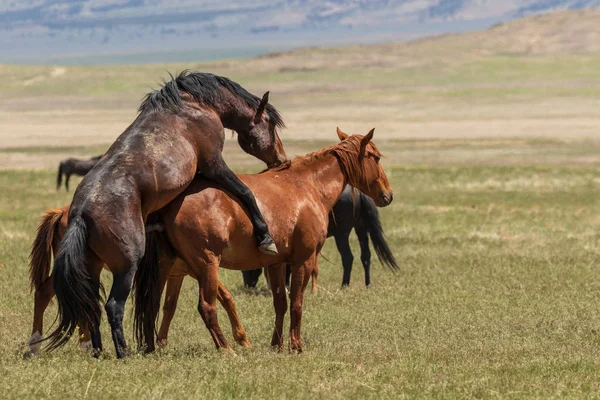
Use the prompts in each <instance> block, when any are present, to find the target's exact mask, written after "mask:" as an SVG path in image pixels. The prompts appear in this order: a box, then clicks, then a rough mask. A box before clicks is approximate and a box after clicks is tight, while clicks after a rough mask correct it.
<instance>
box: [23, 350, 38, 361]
mask: <svg viewBox="0 0 600 400" xmlns="http://www.w3.org/2000/svg"><path fill="white" fill-rule="evenodd" d="M37 356H38V353H36V352H34V351H33V350H31V349H29V350H26V351H25V352H24V353H23V360H29V359H30V358H33V357H37Z"/></svg>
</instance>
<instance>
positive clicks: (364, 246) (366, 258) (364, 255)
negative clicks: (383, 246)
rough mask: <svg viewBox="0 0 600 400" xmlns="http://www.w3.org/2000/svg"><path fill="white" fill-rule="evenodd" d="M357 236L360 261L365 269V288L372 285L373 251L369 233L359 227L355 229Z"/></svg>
mask: <svg viewBox="0 0 600 400" xmlns="http://www.w3.org/2000/svg"><path fill="white" fill-rule="evenodd" d="M354 230H355V231H356V236H358V243H360V261H362V265H363V268H364V269H365V286H369V285H370V284H371V249H370V248H369V234H368V231H367V230H366V229H365V228H363V227H359V226H357V227H356V228H355V229H354Z"/></svg>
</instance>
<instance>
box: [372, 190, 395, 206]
mask: <svg viewBox="0 0 600 400" xmlns="http://www.w3.org/2000/svg"><path fill="white" fill-rule="evenodd" d="M392 200H394V193H393V192H392V191H389V192H386V191H382V192H381V194H380V195H379V198H378V199H377V202H376V204H377V207H386V206H389V205H390V203H391V202H392Z"/></svg>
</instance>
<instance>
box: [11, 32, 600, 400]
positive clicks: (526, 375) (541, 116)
mask: <svg viewBox="0 0 600 400" xmlns="http://www.w3.org/2000/svg"><path fill="white" fill-rule="evenodd" d="M494 29H500V30H501V29H504V28H503V27H497V28H494ZM458 39H460V40H464V41H465V42H464V43H462V42H461V41H460V40H458ZM458 39H457V38H456V37H455V38H454V39H452V37H450V38H441V39H436V40H433V41H425V42H422V43H421V44H411V45H406V46H404V47H402V46H399V47H402V49H401V50H398V49H392V48H390V49H388V48H386V47H385V46H383V47H380V48H370V49H371V50H372V51H371V53H370V54H369V55H368V56H365V48H363V47H347V48H341V49H336V50H335V51H332V50H326V51H321V50H311V51H304V50H302V51H298V52H295V53H291V54H286V55H277V56H274V57H270V58H263V59H258V60H250V61H231V62H229V61H228V62H222V63H211V64H190V65H168V66H162V65H160V66H158V65H147V66H135V67H130V66H114V67H86V68H80V67H69V68H66V69H60V68H58V69H57V68H56V67H16V66H2V67H0V79H1V80H2V82H4V83H5V84H4V85H3V86H2V87H1V88H0V154H1V155H2V157H0V189H3V190H0V221H2V223H1V229H0V293H2V294H3V295H2V296H1V298H0V338H2V340H1V341H0V360H2V361H1V362H0V387H2V389H3V392H2V394H3V396H4V397H6V398H23V397H34V396H35V397H44V398H51V397H57V398H58V397H65V396H69V397H86V396H87V397H90V398H126V397H127V398H128V397H131V396H142V397H145V398H149V397H152V398H181V397H209V398H233V397H235V398H242V397H243V398H248V399H251V398H267V397H271V398H273V397H275V398H291V397H294V398H314V397H315V396H321V397H326V398H413V397H443V398H464V397H476V398H492V397H494V398H496V397H503V398H504V397H506V398H508V397H510V398H551V397H594V396H595V395H596V394H597V391H598V388H599V383H600V382H599V380H598V376H599V364H598V348H599V347H598V345H599V343H600V339H599V337H598V327H599V326H600V320H599V318H598V313H597V305H598V301H599V299H600V298H599V297H600V291H599V287H600V286H599V285H598V284H597V282H598V279H597V277H598V268H597V262H598V256H599V254H600V247H599V246H598V233H597V226H598V224H599V223H600V219H599V217H597V208H598V198H599V195H600V180H599V178H598V165H600V156H599V155H598V154H600V140H599V139H598V130H597V129H598V126H599V122H600V121H599V120H598V106H600V86H598V83H597V82H598V81H599V79H600V72H599V71H600V68H599V67H600V57H598V55H596V54H573V52H568V53H569V54H563V55H561V56H560V57H555V56H552V55H547V54H545V53H544V52H543V51H537V50H536V51H532V52H533V53H536V54H537V55H533V56H532V55H524V56H523V55H521V56H515V55H507V54H503V53H502V51H494V52H493V54H491V55H490V54H488V53H486V54H482V53H479V54H478V53H477V52H473V51H472V48H470V47H469V46H470V45H469V46H467V47H468V48H466V49H463V50H464V52H463V53H457V51H458V50H459V49H460V47H461V46H463V45H464V44H465V43H466V44H468V43H470V42H469V40H471V39H469V37H466V38H462V37H461V38H458ZM451 42H452V43H454V45H453V46H449V43H451ZM461 43H462V44H461ZM411 46H412V47H411ZM419 46H420V47H419ZM493 46H495V48H496V49H502V46H500V45H498V44H494V45H493ZM399 47H398V48H399ZM374 49H375V50H374ZM419 49H421V50H419ZM367 50H369V49H367ZM460 54H464V56H462V55H461V56H459V55H460ZM449 55H451V56H452V55H453V57H449ZM411 58H412V60H411ZM367 66H368V68H367ZM184 67H190V68H194V69H202V70H209V71H213V72H216V73H221V74H224V75H228V76H231V77H232V78H234V79H236V80H238V81H239V82H241V83H242V84H244V85H245V86H246V87H248V88H249V89H250V90H252V91H253V92H254V93H257V94H260V93H261V92H263V91H265V90H269V89H270V90H271V95H272V102H273V103H274V104H275V105H277V106H278V108H280V109H281V111H282V112H283V115H284V118H285V120H286V123H287V125H288V129H287V130H285V131H283V132H282V137H283V139H284V142H285V144H286V148H287V150H288V153H290V154H304V153H306V152H308V151H310V150H313V149H316V148H319V147H322V146H324V145H326V144H328V143H331V142H333V141H334V140H335V136H334V130H335V126H336V125H339V126H340V127H342V128H343V129H344V130H347V131H350V132H366V131H367V130H368V129H370V128H371V127H373V126H375V127H376V128H377V129H376V133H375V138H376V139H375V140H376V142H377V143H378V144H379V147H380V149H382V151H383V153H384V155H386V156H387V157H386V159H384V162H385V165H386V167H387V173H388V175H389V177H390V179H391V182H392V184H393V186H394V188H395V193H396V195H395V198H396V200H395V201H394V203H393V204H392V205H391V206H390V207H388V208H387V209H383V210H381V214H382V217H383V224H384V228H385V230H386V232H387V235H388V239H389V241H390V244H391V247H392V249H393V251H394V254H395V256H396V257H397V258H398V260H399V263H400V265H401V272H400V273H399V274H396V275H394V274H392V273H390V272H388V271H385V270H383V269H382V268H380V266H379V265H374V266H373V275H374V276H373V281H374V284H373V287H372V288H370V289H368V290H366V289H364V288H363V286H362V284H361V280H362V273H361V271H360V268H359V267H358V260H359V256H358V251H356V252H355V258H356V263H355V273H354V275H353V284H352V287H351V288H350V289H349V290H344V291H342V290H340V289H339V284H340V281H341V268H340V259H339V255H338V254H337V252H336V250H335V246H334V244H333V243H332V242H331V241H329V242H327V244H326V246H325V248H324V251H323V254H324V256H325V257H326V258H327V259H328V260H331V262H332V263H333V265H329V263H328V262H327V261H325V260H324V259H323V260H322V261H321V276H320V284H321V285H322V286H321V289H322V290H321V291H320V292H319V294H318V295H316V296H311V295H308V296H307V301H306V314H305V319H304V327H303V334H304V340H305V344H306V352H305V354H303V355H300V356H293V355H288V354H283V355H278V354H274V353H272V352H271V351H270V350H268V342H269V337H270V331H271V327H272V323H273V321H272V319H273V315H272V314H273V312H272V306H271V300H270V298H268V297H265V296H263V295H260V294H256V293H247V292H245V291H244V290H242V289H241V288H240V286H241V279H240V276H239V274H238V273H234V272H227V271H224V272H223V273H222V274H221V277H222V279H223V281H224V282H225V284H226V285H227V286H228V287H229V288H230V289H232V291H233V294H234V296H235V298H236V301H237V303H238V308H239V310H240V314H241V317H242V320H243V322H244V324H245V325H246V328H247V330H248V332H249V335H250V339H251V340H252V342H253V343H254V347H253V349H251V350H247V351H244V350H241V349H236V351H237V357H230V356H227V355H223V354H219V353H216V352H215V351H214V349H213V346H212V343H211V340H210V338H209V335H208V333H207V332H206V330H205V329H204V327H203V325H202V323H201V320H200V318H198V316H197V312H196V311H195V303H196V299H197V291H196V287H195V285H194V284H193V283H192V282H191V281H187V282H186V283H185V284H184V289H183V294H182V298H181V301H180V308H179V310H178V313H177V315H176V317H175V320H174V323H173V328H172V331H171V338H170V344H169V347H168V348H167V349H166V350H164V351H162V352H160V353H158V354H155V355H152V356H148V357H143V356H139V355H136V356H133V357H131V358H129V359H127V360H125V361H117V360H115V359H114V357H113V349H112V344H111V343H110V336H109V334H108V331H107V330H106V327H104V328H105V330H104V332H103V334H104V338H105V339H104V341H105V345H106V347H107V348H108V349H109V351H108V352H107V353H106V355H105V356H103V357H102V358H101V359H100V360H92V359H91V358H90V357H89V356H88V355H87V354H82V353H80V352H79V351H78V350H77V349H76V348H75V345H74V344H70V345H69V346H67V348H66V349H64V350H61V351H58V352H56V353H54V354H45V355H43V356H42V357H40V358H39V359H35V360H29V361H24V360H22V359H21V352H22V350H23V344H24V342H25V340H26V339H27V337H28V334H29V329H30V323H31V314H32V302H33V301H32V297H31V296H30V295H29V293H28V291H27V285H28V283H27V254H28V250H29V246H30V244H31V240H32V235H33V233H34V230H35V226H36V224H37V221H38V217H39V216H40V215H41V214H42V212H43V211H44V210H45V209H46V208H49V207H55V206H62V205H64V204H67V203H68V202H69V200H70V197H69V196H70V195H69V194H66V193H64V192H62V191H61V192H58V193H57V192H55V190H54V173H55V171H54V168H55V166H56V163H57V161H58V160H59V159H61V158H64V157H67V156H77V155H81V156H84V155H92V154H96V153H98V152H101V151H103V150H104V149H105V148H106V147H107V146H108V145H109V143H110V142H112V140H114V138H115V137H116V136H117V135H118V134H119V133H120V132H122V131H123V129H124V128H125V127H126V126H127V125H128V124H129V123H130V122H131V121H132V120H133V118H134V117H135V109H136V108H137V105H138V103H139V99H140V98H141V96H142V95H143V94H144V93H145V92H147V91H148V86H152V85H153V83H155V82H157V81H158V77H159V76H165V75H166V74H165V73H164V70H165V69H167V70H170V71H176V70H181V69H183V68H184ZM225 156H226V159H227V161H228V163H229V164H230V165H232V166H233V167H234V168H235V169H236V170H238V171H241V170H249V171H257V170H259V169H261V166H260V165H259V164H258V163H257V162H256V161H255V160H253V159H251V158H249V157H248V156H246V155H244V154H242V153H241V151H240V150H239V148H238V147H237V146H236V144H235V143H234V142H233V141H229V142H228V144H227V146H226V149H225ZM15 168H16V169H17V170H15ZM353 248H354V249H357V248H358V247H357V245H356V243H355V242H353ZM105 279H106V283H107V284H109V283H110V277H109V276H106V277H105ZM128 307H130V305H128ZM54 312H55V308H51V311H50V312H49V315H48V318H47V319H46V321H47V324H46V326H47V327H48V326H49V324H50V323H51V321H52V320H53V316H54ZM222 317H224V316H222ZM126 323H127V330H128V332H130V328H131V327H130V324H129V323H130V321H129V315H127V318H126ZM222 323H223V325H224V326H225V325H226V319H225V318H222ZM129 339H130V342H131V335H130V337H129Z"/></svg>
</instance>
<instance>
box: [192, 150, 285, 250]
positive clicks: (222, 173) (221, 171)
mask: <svg viewBox="0 0 600 400" xmlns="http://www.w3.org/2000/svg"><path fill="white" fill-rule="evenodd" d="M201 172H202V173H203V174H204V175H205V176H207V177H208V178H210V179H212V180H214V181H216V182H218V183H219V184H220V185H221V186H223V188H224V189H225V190H227V191H229V192H230V193H231V194H232V195H233V196H235V197H237V198H238V199H239V200H240V201H241V202H242V204H243V205H244V207H245V208H246V210H247V211H248V216H249V217H250V221H251V222H252V227H253V229H254V236H255V237H256V241H257V242H258V249H259V250H260V251H261V252H263V253H265V254H277V247H276V246H275V242H274V241H273V238H272V237H271V234H270V233H269V227H268V226H267V223H266V222H265V218H264V217H263V215H262V213H261V212H260V210H259V208H258V205H257V204H256V199H255V198H254V194H253V193H252V191H251V190H250V189H249V188H248V186H246V184H244V182H242V181H241V180H240V178H238V177H237V175H236V174H235V173H234V172H233V171H232V170H231V169H230V168H229V167H228V166H227V164H225V161H221V162H220V163H217V164H215V165H212V168H207V169H206V170H202V171H201Z"/></svg>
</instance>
